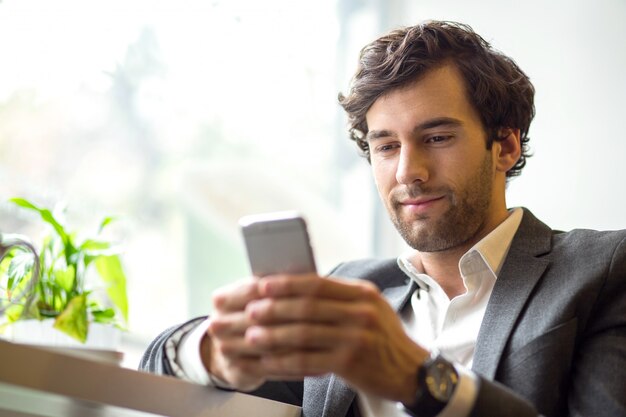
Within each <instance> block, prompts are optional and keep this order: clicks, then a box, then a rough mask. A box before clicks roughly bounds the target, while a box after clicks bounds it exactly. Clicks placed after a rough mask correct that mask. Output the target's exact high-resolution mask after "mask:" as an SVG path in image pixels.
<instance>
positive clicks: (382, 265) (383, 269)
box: [329, 258, 408, 288]
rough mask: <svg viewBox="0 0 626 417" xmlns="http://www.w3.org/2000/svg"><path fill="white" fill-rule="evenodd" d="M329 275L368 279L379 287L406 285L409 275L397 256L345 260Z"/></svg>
mask: <svg viewBox="0 0 626 417" xmlns="http://www.w3.org/2000/svg"><path fill="white" fill-rule="evenodd" d="M329 275H330V276H333V277H337V278H356V279H364V280H368V281H371V282H373V283H374V284H376V285H377V286H378V287H379V288H386V287H390V286H397V285H404V284H406V282H407V280H408V276H407V275H406V274H405V273H404V272H403V271H402V270H401V269H400V267H399V266H398V261H397V259H395V258H388V259H361V260H356V261H350V262H344V263H341V264H339V265H337V266H336V267H335V268H334V269H333V270H332V271H330V273H329Z"/></svg>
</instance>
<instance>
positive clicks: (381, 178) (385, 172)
mask: <svg viewBox="0 0 626 417" xmlns="http://www.w3.org/2000/svg"><path fill="white" fill-rule="evenodd" d="M372 177H373V178H374V184H376V189H377V190H378V195H379V196H380V197H381V198H382V199H383V200H385V198H386V196H388V195H389V192H390V191H391V189H392V188H393V187H394V185H395V183H396V172H395V170H394V169H393V167H392V166H391V164H385V163H381V162H376V161H372Z"/></svg>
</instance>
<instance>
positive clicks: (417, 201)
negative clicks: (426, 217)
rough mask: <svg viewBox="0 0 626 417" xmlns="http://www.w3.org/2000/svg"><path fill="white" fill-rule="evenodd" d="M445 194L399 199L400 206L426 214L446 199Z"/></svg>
mask: <svg viewBox="0 0 626 417" xmlns="http://www.w3.org/2000/svg"><path fill="white" fill-rule="evenodd" d="M444 198H445V196H443V195H442V196H428V197H426V196H422V197H420V198H410V199H405V200H402V201H399V206H400V207H403V208H404V209H406V210H408V211H410V212H412V213H418V214H425V213H426V212H428V211H430V210H431V209H432V208H433V207H435V206H436V205H437V204H439V203H440V202H442V201H443V200H444Z"/></svg>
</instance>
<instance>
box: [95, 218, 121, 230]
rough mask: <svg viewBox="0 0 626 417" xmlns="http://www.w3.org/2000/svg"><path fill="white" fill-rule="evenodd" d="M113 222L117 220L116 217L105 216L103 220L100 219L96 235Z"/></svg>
mask: <svg viewBox="0 0 626 417" xmlns="http://www.w3.org/2000/svg"><path fill="white" fill-rule="evenodd" d="M115 220H117V217H116V216H107V217H105V218H104V219H102V222H100V227H98V233H101V232H102V230H104V228H105V227H107V226H108V225H109V224H111V223H112V222H114V221H115Z"/></svg>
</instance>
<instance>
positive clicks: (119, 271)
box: [95, 256, 128, 322]
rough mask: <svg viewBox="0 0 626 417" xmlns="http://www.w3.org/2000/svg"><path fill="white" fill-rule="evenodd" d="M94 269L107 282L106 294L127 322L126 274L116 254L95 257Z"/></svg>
mask: <svg viewBox="0 0 626 417" xmlns="http://www.w3.org/2000/svg"><path fill="white" fill-rule="evenodd" d="M95 263H96V269H97V270H98V273H99V274H100V276H101V277H102V280H103V281H104V282H105V283H106V284H107V289H106V290H107V294H108V295H109V298H110V299H111V301H112V302H113V304H114V305H115V306H116V307H117V308H118V309H119V310H120V312H121V313H122V316H123V317H124V321H125V322H128V299H127V296H126V275H125V274H124V270H123V268H122V263H121V262H120V258H119V257H118V256H100V257H98V258H97V259H96V261H95Z"/></svg>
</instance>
